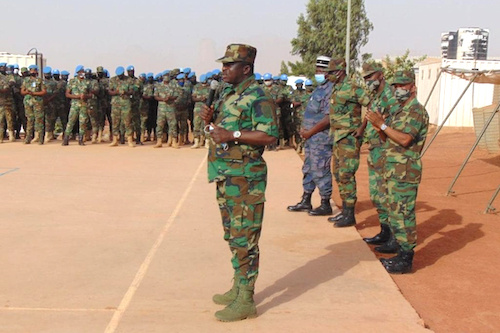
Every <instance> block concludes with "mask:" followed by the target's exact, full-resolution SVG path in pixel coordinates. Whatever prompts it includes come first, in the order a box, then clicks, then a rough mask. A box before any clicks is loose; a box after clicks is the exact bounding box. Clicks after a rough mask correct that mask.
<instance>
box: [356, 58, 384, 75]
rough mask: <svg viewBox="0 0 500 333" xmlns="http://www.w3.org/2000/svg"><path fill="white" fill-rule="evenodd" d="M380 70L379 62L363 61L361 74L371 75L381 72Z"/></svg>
mask: <svg viewBox="0 0 500 333" xmlns="http://www.w3.org/2000/svg"><path fill="white" fill-rule="evenodd" d="M381 71H382V66H380V64H377V63H376V62H373V63H366V62H365V63H364V64H363V69H362V72H361V75H363V77H367V76H370V75H372V74H373V73H376V72H381Z"/></svg>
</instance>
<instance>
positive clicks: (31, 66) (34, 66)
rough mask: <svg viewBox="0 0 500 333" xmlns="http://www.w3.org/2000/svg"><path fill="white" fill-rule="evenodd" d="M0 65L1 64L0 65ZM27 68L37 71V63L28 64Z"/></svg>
mask: <svg viewBox="0 0 500 333" xmlns="http://www.w3.org/2000/svg"><path fill="white" fill-rule="evenodd" d="M0 67H1V66H0ZM28 69H29V70H32V69H34V70H36V71H38V66H37V65H29V67H28Z"/></svg>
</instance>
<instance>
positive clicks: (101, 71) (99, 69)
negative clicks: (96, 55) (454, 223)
mask: <svg viewBox="0 0 500 333" xmlns="http://www.w3.org/2000/svg"><path fill="white" fill-rule="evenodd" d="M96 72H97V73H104V67H102V66H97V70H96Z"/></svg>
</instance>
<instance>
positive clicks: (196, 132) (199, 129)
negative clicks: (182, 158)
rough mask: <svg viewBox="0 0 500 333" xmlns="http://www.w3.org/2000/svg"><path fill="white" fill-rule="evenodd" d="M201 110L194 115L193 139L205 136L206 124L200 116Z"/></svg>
mask: <svg viewBox="0 0 500 333" xmlns="http://www.w3.org/2000/svg"><path fill="white" fill-rule="evenodd" d="M200 112H201V110H195V111H194V114H193V137H194V138H197V139H199V138H200V137H201V136H202V135H204V134H203V127H204V125H205V123H204V122H203V119H201V116H200Z"/></svg>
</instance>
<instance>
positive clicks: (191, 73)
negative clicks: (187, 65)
mask: <svg viewBox="0 0 500 333" xmlns="http://www.w3.org/2000/svg"><path fill="white" fill-rule="evenodd" d="M193 76H196V73H195V72H190V73H189V74H188V79H190V78H192V77H193Z"/></svg>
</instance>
